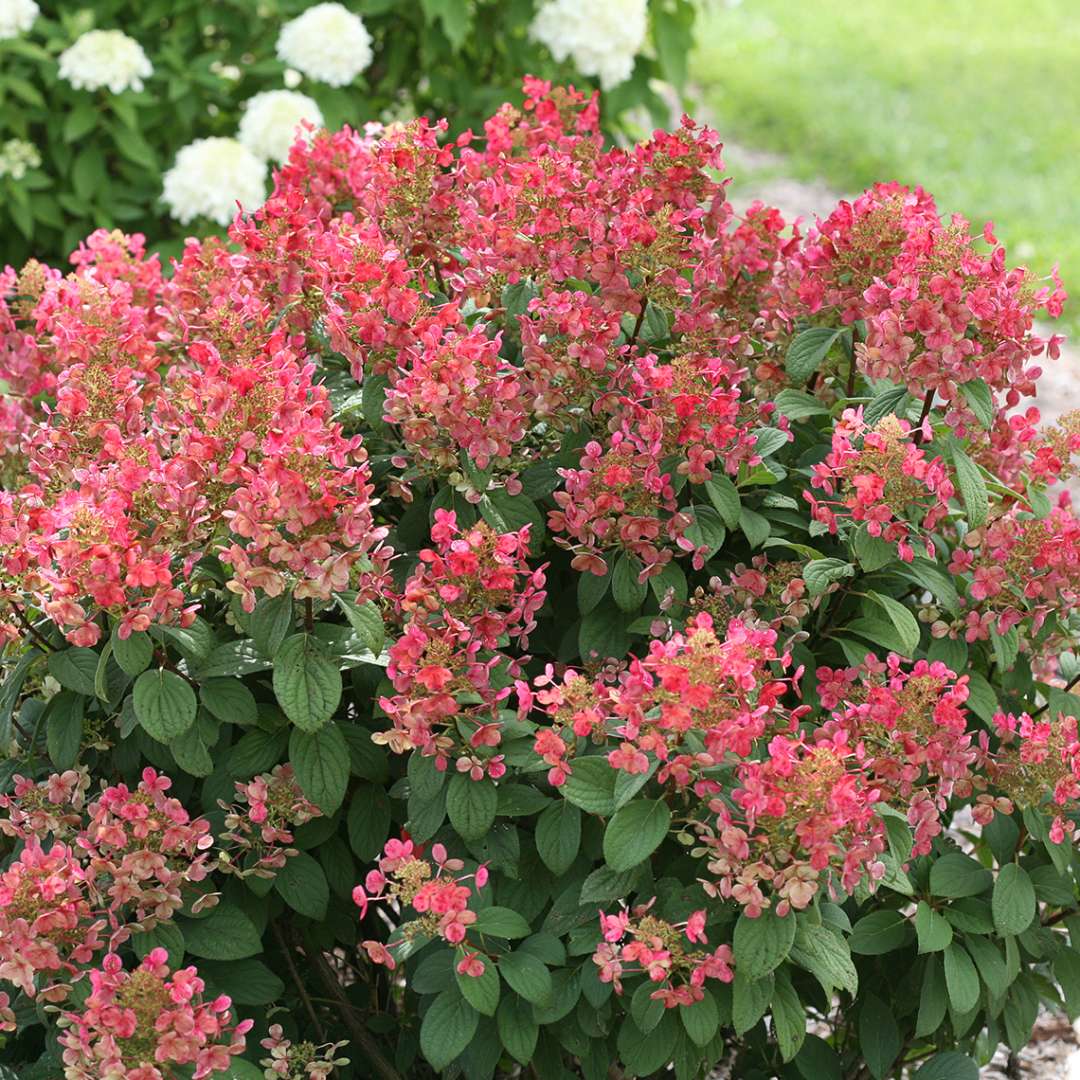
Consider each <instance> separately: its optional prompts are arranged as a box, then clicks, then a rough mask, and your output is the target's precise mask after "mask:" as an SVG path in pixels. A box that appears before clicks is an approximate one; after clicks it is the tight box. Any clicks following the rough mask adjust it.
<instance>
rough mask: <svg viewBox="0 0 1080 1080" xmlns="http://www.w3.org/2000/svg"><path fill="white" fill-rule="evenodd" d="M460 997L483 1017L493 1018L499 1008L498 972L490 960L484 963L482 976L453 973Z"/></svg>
mask: <svg viewBox="0 0 1080 1080" xmlns="http://www.w3.org/2000/svg"><path fill="white" fill-rule="evenodd" d="M454 977H455V979H457V984H458V989H459V990H460V991H461V996H462V997H463V998H464V999H465V1000H466V1001H467V1002H468V1003H469V1004H470V1005H471V1006H472V1007H473V1008H474V1009H475V1010H476V1011H477V1012H478V1013H481V1014H482V1015H484V1016H494V1015H495V1011H496V1009H498V1007H499V972H498V969H497V968H496V967H495V965H494V964H493V963H492V962H491V961H490V960H485V961H484V974H483V975H462V974H461V973H460V972H455V973H454Z"/></svg>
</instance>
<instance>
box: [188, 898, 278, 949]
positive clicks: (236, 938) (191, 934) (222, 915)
mask: <svg viewBox="0 0 1080 1080" xmlns="http://www.w3.org/2000/svg"><path fill="white" fill-rule="evenodd" d="M181 929H182V930H183V932H184V945H185V947H186V949H187V951H188V952H189V953H190V954H191V955H192V956H198V957H203V958H205V959H207V960H244V959H246V958H247V957H249V956H255V955H256V954H257V953H261V952H262V939H261V937H260V936H259V931H258V930H256V929H255V924H254V923H253V922H252V921H251V919H250V918H248V916H247V915H245V914H244V912H243V911H241V910H240V908H238V907H236V906H235V905H234V904H229V903H222V904H218V906H217V907H216V908H214V909H213V910H212V911H211V912H210V914H209V915H207V916H206V918H204V919H185V920H184V922H183V924H182V926H181Z"/></svg>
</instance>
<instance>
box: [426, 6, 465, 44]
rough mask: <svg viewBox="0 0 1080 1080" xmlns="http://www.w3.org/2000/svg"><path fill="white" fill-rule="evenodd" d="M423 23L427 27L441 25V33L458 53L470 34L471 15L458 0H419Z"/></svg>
mask: <svg viewBox="0 0 1080 1080" xmlns="http://www.w3.org/2000/svg"><path fill="white" fill-rule="evenodd" d="M420 6H421V7H422V8H423V11H424V21H425V22H426V23H428V24H429V25H431V24H433V23H434V22H435V21H436V20H438V21H439V22H440V23H442V28H443V33H444V34H446V40H447V41H449V42H450V47H451V48H452V49H453V50H454V52H459V51H460V50H461V47H462V45H464V44H465V42H466V41H468V40H469V34H470V33H471V32H472V24H473V13H472V9H471V8H470V7H469V6H468V5H467V4H461V3H458V0H420Z"/></svg>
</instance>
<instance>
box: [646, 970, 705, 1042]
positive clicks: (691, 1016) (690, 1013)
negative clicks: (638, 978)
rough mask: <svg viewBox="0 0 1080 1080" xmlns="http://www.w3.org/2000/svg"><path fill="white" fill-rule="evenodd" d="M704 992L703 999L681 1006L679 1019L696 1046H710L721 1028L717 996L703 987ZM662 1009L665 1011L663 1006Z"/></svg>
mask: <svg viewBox="0 0 1080 1080" xmlns="http://www.w3.org/2000/svg"><path fill="white" fill-rule="evenodd" d="M646 985H647V986H648V985H649V984H646ZM649 989H650V990H652V987H651V986H649ZM702 993H703V996H702V998H701V1000H700V1001H695V1002H694V1004H693V1005H680V1006H679V1019H681V1020H682V1023H683V1027H684V1028H685V1029H686V1034H687V1035H689V1036H690V1041H691V1042H692V1043H694V1045H695V1046H708V1045H709V1043H711V1042H712V1040H713V1039H714V1038H715V1036H716V1032H717V1031H718V1030H719V1028H720V1010H719V1008H717V1005H716V998H714V997H713V996H712V993H711V992H710V991H709V990H708V989H703V991H702ZM661 1004H662V1003H661ZM660 1011H661V1012H663V1008H662V1007H661V1010H660Z"/></svg>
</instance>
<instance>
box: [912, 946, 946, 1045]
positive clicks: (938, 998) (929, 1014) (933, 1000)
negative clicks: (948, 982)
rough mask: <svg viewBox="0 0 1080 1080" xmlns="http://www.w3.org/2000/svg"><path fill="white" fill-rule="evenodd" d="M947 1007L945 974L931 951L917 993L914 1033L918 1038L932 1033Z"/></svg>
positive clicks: (935, 954)
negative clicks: (916, 1017)
mask: <svg viewBox="0 0 1080 1080" xmlns="http://www.w3.org/2000/svg"><path fill="white" fill-rule="evenodd" d="M948 1007H949V998H948V993H947V987H946V986H945V974H944V972H943V971H942V967H941V959H940V958H939V957H938V955H937V953H931V954H930V956H929V957H928V958H927V960H926V967H925V969H924V970H923V978H922V988H921V990H920V993H919V1015H918V1019H917V1020H916V1022H915V1034H916V1036H918V1037H919V1038H922V1037H923V1036H925V1035H932V1034H933V1033H934V1032H935V1031H937V1029H938V1028H939V1027H941V1022H942V1021H943V1020H944V1019H945V1013H946V1011H947V1010H948Z"/></svg>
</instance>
